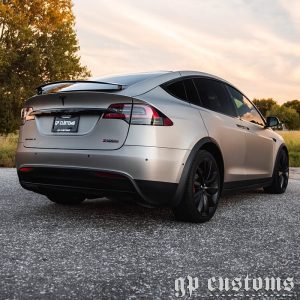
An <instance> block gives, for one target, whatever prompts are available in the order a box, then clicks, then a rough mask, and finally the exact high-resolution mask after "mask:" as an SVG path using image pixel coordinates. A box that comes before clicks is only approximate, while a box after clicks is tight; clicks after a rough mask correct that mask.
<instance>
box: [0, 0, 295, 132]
mask: <svg viewBox="0 0 300 300" xmlns="http://www.w3.org/2000/svg"><path fill="white" fill-rule="evenodd" d="M74 25H75V17H74V14H73V11H72V1H71V0H0V134H3V133H4V134H6V133H9V132H13V131H15V130H17V129H18V127H19V124H20V111H21V108H22V106H23V104H24V101H25V100H26V99H27V98H29V97H30V96H32V95H33V94H34V92H35V87H36V86H38V85H40V84H42V83H45V82H50V81H57V80H71V79H84V78H87V77H88V76H90V72H89V70H88V69H87V67H86V66H83V65H82V64H81V62H80V57H79V55H78V51H79V45H78V40H77V37H76V32H75V30H74ZM254 103H255V105H256V106H257V107H258V108H259V110H260V111H261V112H262V114H263V115H264V116H265V117H266V116H269V115H274V116H277V117H278V118H279V119H280V120H281V121H282V122H283V123H284V124H285V126H286V127H287V128H288V129H299V127H300V101H299V100H293V101H288V102H286V103H284V104H283V105H281V106H280V105H278V104H277V103H276V102H275V101H274V100H273V99H254Z"/></svg>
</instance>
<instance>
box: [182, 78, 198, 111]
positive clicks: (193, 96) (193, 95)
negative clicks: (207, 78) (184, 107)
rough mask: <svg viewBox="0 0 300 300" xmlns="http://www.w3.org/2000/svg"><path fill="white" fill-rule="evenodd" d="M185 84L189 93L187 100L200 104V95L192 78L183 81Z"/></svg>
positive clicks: (187, 93)
mask: <svg viewBox="0 0 300 300" xmlns="http://www.w3.org/2000/svg"><path fill="white" fill-rule="evenodd" d="M183 83H184V86H185V91H186V95H187V101H189V102H190V103H192V104H195V105H200V101H199V96H198V93H197V90H196V87H195V85H194V83H193V80H192V79H185V80H184V81H183Z"/></svg>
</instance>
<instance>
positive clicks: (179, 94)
mask: <svg viewBox="0 0 300 300" xmlns="http://www.w3.org/2000/svg"><path fill="white" fill-rule="evenodd" d="M165 90H166V91H167V92H168V93H169V94H171V95H172V96H174V97H176V98H179V99H182V100H186V93H185V88H184V85H183V81H182V80H180V81H176V82H173V83H171V84H169V85H168V86H167V87H165Z"/></svg>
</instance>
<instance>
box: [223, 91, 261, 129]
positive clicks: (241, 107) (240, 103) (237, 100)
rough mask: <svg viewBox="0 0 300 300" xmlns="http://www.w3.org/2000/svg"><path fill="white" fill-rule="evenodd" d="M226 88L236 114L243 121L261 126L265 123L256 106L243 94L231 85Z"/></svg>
mask: <svg viewBox="0 0 300 300" xmlns="http://www.w3.org/2000/svg"><path fill="white" fill-rule="evenodd" d="M228 90H229V92H230V94H231V96H232V98H233V101H234V104H235V106H236V108H237V111H238V114H239V115H240V117H241V118H242V119H243V120H244V121H248V122H252V123H255V124H258V125H261V126H264V125H265V124H264V121H263V119H262V117H261V116H260V114H259V113H258V111H257V110H256V108H255V107H254V106H253V105H252V104H251V102H250V101H249V100H248V99H247V98H246V97H245V96H244V95H243V94H241V93H240V92H239V91H237V90H236V89H234V88H233V87H231V86H228Z"/></svg>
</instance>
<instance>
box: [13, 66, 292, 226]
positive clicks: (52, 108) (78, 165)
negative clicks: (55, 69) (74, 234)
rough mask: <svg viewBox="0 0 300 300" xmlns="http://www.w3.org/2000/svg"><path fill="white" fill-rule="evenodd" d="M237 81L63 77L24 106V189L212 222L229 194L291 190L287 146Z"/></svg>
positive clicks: (20, 161) (201, 76) (183, 75)
mask: <svg viewBox="0 0 300 300" xmlns="http://www.w3.org/2000/svg"><path fill="white" fill-rule="evenodd" d="M278 124H279V121H278V119H277V118H275V117H268V118H267V119H266V120H265V119H264V118H263V117H262V115H261V114H260V112H259V111H258V110H257V109H256V107H255V106H254V105H253V104H252V102H251V101H250V100H249V99H248V98H247V97H246V96H245V95H244V94H243V93H242V92H241V91H239V90H238V89H237V88H236V87H234V86H233V85H232V84H230V83H228V82H227V81H225V80H223V79H221V78H218V77H216V76H213V75H209V74H206V73H200V72H191V71H178V72H154V73H139V74H129V75H120V76H112V77H102V78H97V79H95V80H93V81H60V82H52V83H49V84H45V85H42V86H40V87H38V88H37V95H35V96H34V97H32V98H30V99H28V100H27V101H26V103H25V106H24V108H23V110H22V125H21V128H20V138H19V144H18V150H17V157H16V161H17V171H18V176H19V180H20V183H21V185H22V187H24V188H25V189H28V190H31V191H34V192H36V193H40V194H43V195H45V196H47V197H48V198H49V199H50V200H51V201H53V202H56V203H59V204H76V203H80V202H82V201H83V200H85V199H89V198H100V197H107V198H115V199H119V200H120V201H125V200H130V199H132V200H134V201H136V202H138V203H141V204H144V205H148V206H170V207H172V208H173V210H174V213H175V217H176V219H178V220H183V221H191V222H205V221H208V220H209V219H210V218H211V217H212V216H213V215H214V213H215V211H216V208H217V205H218V202H219V198H220V195H221V193H225V192H228V191H233V190H242V189H256V188H260V187H263V188H264V190H265V191H266V192H268V193H283V192H284V191H285V189H286V187H287V184H288V175H289V168H288V165H289V164H288V163H289V162H288V151H287V148H286V146H285V144H284V141H283V139H282V138H281V137H280V136H279V135H278V134H276V133H275V132H274V131H273V130H272V127H275V126H278Z"/></svg>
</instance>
